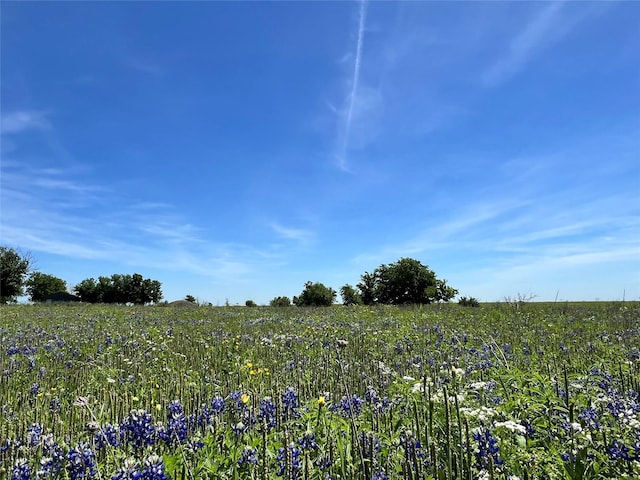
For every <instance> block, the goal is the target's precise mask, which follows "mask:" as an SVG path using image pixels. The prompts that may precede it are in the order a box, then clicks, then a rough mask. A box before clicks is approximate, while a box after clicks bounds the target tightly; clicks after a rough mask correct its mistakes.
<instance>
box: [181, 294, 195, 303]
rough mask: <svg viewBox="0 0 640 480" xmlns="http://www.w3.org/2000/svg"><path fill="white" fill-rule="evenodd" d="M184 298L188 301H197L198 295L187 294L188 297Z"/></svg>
mask: <svg viewBox="0 0 640 480" xmlns="http://www.w3.org/2000/svg"><path fill="white" fill-rule="evenodd" d="M184 299H185V300H186V301H187V302H191V303H196V297H194V296H193V295H187V296H186V297H184Z"/></svg>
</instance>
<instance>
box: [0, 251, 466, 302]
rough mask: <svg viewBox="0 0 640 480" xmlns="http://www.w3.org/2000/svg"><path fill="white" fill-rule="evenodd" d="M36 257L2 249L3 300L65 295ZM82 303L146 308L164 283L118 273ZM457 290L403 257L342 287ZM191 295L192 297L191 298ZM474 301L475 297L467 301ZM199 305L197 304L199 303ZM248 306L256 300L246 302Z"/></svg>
mask: <svg viewBox="0 0 640 480" xmlns="http://www.w3.org/2000/svg"><path fill="white" fill-rule="evenodd" d="M31 264H32V261H31V257H30V256H29V255H21V254H20V253H19V252H17V251H16V250H14V249H11V248H7V247H0V280H1V284H0V302H1V303H7V302H12V301H15V300H16V298H17V297H19V296H21V295H23V294H24V290H25V288H26V292H27V294H28V295H29V298H30V300H31V301H33V302H42V301H45V300H47V298H49V297H50V296H51V295H52V294H55V293H59V292H66V291H67V285H66V282H65V281H64V280H62V279H60V278H57V277H55V276H53V275H49V274H45V273H41V272H37V271H34V272H31ZM73 292H74V293H75V294H76V295H77V297H78V299H79V300H81V301H83V302H88V303H120V304H126V303H132V304H136V305H144V304H147V303H158V302H159V301H160V300H161V299H162V284H161V283H160V282H159V281H158V280H152V279H149V278H144V277H143V276H142V275H140V274H138V273H134V274H133V275H128V274H124V275H123V274H113V275H111V276H110V277H106V276H101V277H98V279H97V280H96V279H94V278H87V279H85V280H82V281H81V282H80V283H78V284H77V285H75V286H74V287H73ZM457 294H458V290H456V289H455V288H453V287H451V286H449V285H447V281H446V280H444V279H439V278H438V277H437V276H436V274H435V272H434V271H433V270H431V268H429V266H428V265H424V264H422V263H421V262H420V261H419V260H416V259H413V258H401V259H399V260H398V261H397V262H395V263H390V264H382V265H380V266H379V267H377V268H376V269H375V270H373V271H372V272H365V273H363V274H362V275H361V276H360V282H358V284H357V285H356V286H355V287H354V286H353V285H349V284H346V285H343V286H342V287H341V288H340V295H341V297H342V303H343V304H344V305H376V304H382V305H416V304H429V303H436V302H448V301H450V300H451V299H452V298H453V297H455V296H456V295H457ZM337 295H338V292H336V291H335V290H334V289H333V288H330V287H327V286H325V285H324V284H322V283H321V282H310V281H309V282H306V283H305V284H304V288H303V290H302V292H301V293H300V295H297V296H294V297H293V300H291V299H290V298H289V297H286V296H279V297H275V298H274V299H272V300H271V301H270V302H269V305H271V306H273V307H287V306H290V305H292V304H293V305H296V306H299V307H307V306H329V305H332V304H334V303H335V302H336V298H337ZM187 297H189V296H187ZM462 299H463V300H465V301H471V300H473V301H474V302H475V303H477V300H476V299H474V298H471V299H466V297H462ZM194 301H195V300H194ZM245 305H247V306H255V305H256V304H255V302H253V301H252V300H247V302H246V303H245Z"/></svg>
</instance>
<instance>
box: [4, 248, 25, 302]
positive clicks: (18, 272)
mask: <svg viewBox="0 0 640 480" xmlns="http://www.w3.org/2000/svg"><path fill="white" fill-rule="evenodd" d="M31 263H32V262H31V255H30V254H28V253H27V254H25V255H21V254H20V253H19V252H18V251H17V250H15V249H13V248H9V247H4V246H0V303H8V302H15V301H16V299H17V298H18V297H19V296H20V295H22V293H23V292H24V284H25V280H26V277H27V275H28V274H29V269H30V268H31Z"/></svg>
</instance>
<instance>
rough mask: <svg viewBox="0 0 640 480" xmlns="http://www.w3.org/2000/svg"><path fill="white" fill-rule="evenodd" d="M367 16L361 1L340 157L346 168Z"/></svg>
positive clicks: (365, 3) (365, 6) (365, 0)
mask: <svg viewBox="0 0 640 480" xmlns="http://www.w3.org/2000/svg"><path fill="white" fill-rule="evenodd" d="M366 18H367V0H361V1H360V18H359V21H358V41H357V43H356V59H355V62H354V64H353V81H352V82H351V95H350V96H349V108H348V109H347V116H346V120H345V126H344V136H343V138H342V158H341V159H340V163H341V166H342V167H343V168H344V166H345V159H344V155H345V153H346V150H347V146H348V144H349V136H350V135H351V122H352V119H353V108H354V104H355V99H356V95H357V93H358V80H359V78H360V63H361V60H362V44H363V41H364V24H365V20H366Z"/></svg>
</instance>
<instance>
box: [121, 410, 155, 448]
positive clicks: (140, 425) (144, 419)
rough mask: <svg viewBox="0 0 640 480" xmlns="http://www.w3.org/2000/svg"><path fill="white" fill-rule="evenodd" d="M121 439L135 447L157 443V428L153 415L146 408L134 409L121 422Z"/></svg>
mask: <svg viewBox="0 0 640 480" xmlns="http://www.w3.org/2000/svg"><path fill="white" fill-rule="evenodd" d="M120 433H121V439H122V441H123V442H124V443H125V444H131V445H133V447H134V448H143V447H146V446H148V445H153V444H154V443H155V437H156V428H155V427H154V425H153V417H152V416H151V414H149V413H147V412H146V410H132V411H131V413H130V415H129V416H128V417H127V418H125V419H124V420H123V422H122V423H121V424H120Z"/></svg>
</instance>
